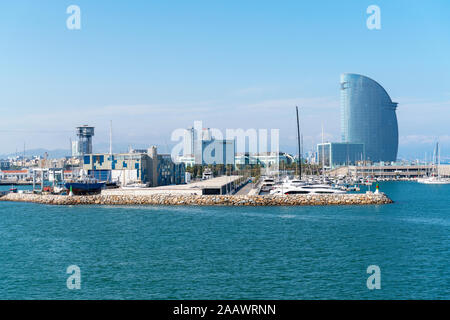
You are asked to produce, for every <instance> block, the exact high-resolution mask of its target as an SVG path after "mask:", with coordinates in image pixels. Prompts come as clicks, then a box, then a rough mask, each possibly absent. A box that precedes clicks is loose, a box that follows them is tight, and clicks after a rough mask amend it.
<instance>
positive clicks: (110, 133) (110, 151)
mask: <svg viewBox="0 0 450 320" xmlns="http://www.w3.org/2000/svg"><path fill="white" fill-rule="evenodd" d="M109 154H110V155H112V120H109Z"/></svg>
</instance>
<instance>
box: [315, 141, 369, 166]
mask: <svg viewBox="0 0 450 320" xmlns="http://www.w3.org/2000/svg"><path fill="white" fill-rule="evenodd" d="M363 160H364V144H363V143H345V142H327V143H319V144H318V145H317V163H318V164H320V165H322V164H323V166H324V167H325V168H327V169H330V168H336V167H339V166H345V165H354V164H356V163H357V162H360V161H363Z"/></svg>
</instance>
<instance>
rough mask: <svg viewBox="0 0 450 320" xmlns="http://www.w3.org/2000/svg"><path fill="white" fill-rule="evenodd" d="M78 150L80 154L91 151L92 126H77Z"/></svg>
mask: <svg viewBox="0 0 450 320" xmlns="http://www.w3.org/2000/svg"><path fill="white" fill-rule="evenodd" d="M77 136H78V151H79V154H80V155H85V154H91V153H92V137H93V136H94V127H90V126H88V125H84V126H82V127H77Z"/></svg>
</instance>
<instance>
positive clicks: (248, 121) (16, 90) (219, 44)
mask: <svg viewBox="0 0 450 320" xmlns="http://www.w3.org/2000/svg"><path fill="white" fill-rule="evenodd" d="M72 4H75V5H78V6H79V7H80V8H81V30H69V29H68V28H67V27H66V19H67V18H68V17H69V15H68V14H67V13H66V9H67V7H68V6H69V5H72ZM372 4H375V5H378V6H379V7H380V9H381V30H369V29H368V28H367V27H366V20H367V18H368V17H369V14H367V13H366V9H367V7H368V6H369V5H372ZM449 17H450V2H449V1H448V0H440V1H438V0H435V1H410V0H409V1H399V0H389V1H380V0H372V1H362V0H360V1H331V0H330V1H320V0H319V1H299V0H295V1H294V0H293V1H261V0H257V1H256V0H255V1H244V0H240V1H234V0H216V1H211V0H208V1H100V0H96V1H91V0H71V1H63V0H54V1H49V0H48V1H37V0H29V1H24V0H16V1H8V2H6V1H2V2H1V4H0V39H1V41H0V70H1V72H0V109H1V118H0V119H1V126H0V154H1V153H9V152H15V150H16V149H18V150H22V149H23V144H24V142H25V143H26V146H27V148H28V149H31V148H47V149H57V148H64V149H68V147H69V139H70V138H74V127H75V126H78V125H82V124H89V125H93V126H95V127H96V136H95V138H94V149H95V147H96V146H98V147H99V148H100V146H102V145H103V146H104V145H105V144H107V143H108V139H109V138H108V132H109V120H113V128H114V129H113V130H114V145H115V147H116V149H117V148H119V147H120V146H127V145H135V146H146V145H151V144H157V145H160V146H166V145H168V144H170V134H171V132H172V131H173V130H174V129H177V128H185V127H188V126H191V125H193V122H194V120H202V121H203V124H204V126H205V127H216V128H220V129H225V128H243V129H248V128H268V129H270V128H279V129H280V130H281V132H280V136H281V141H280V144H281V147H282V149H285V150H287V151H291V152H295V150H296V149H295V146H296V144H295V128H296V127H295V126H296V124H295V109H294V107H295V105H299V106H301V118H302V120H301V122H302V131H303V134H304V141H305V150H308V149H311V148H312V146H313V144H314V143H317V142H320V140H321V138H320V136H321V125H322V122H323V124H324V128H325V133H326V134H325V136H326V140H334V141H339V139H340V127H339V126H340V119H339V117H340V108H339V76H340V74H341V73H343V72H354V73H359V74H364V75H366V76H369V77H371V78H373V79H375V80H376V81H378V82H379V83H380V84H381V85H382V86H383V87H384V88H385V89H386V90H387V91H388V93H389V94H390V96H391V98H392V99H393V100H394V101H396V102H398V103H399V107H398V111H397V116H398V119H399V130H400V152H399V155H400V156H402V155H405V156H409V157H412V156H417V157H420V158H423V157H424V151H429V152H431V151H432V146H431V145H432V143H433V142H434V141H435V140H436V139H439V140H440V141H441V143H442V145H443V150H442V153H443V155H450V126H449V119H450V110H449V108H450V19H449Z"/></svg>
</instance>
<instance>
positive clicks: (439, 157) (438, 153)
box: [436, 142, 441, 179]
mask: <svg viewBox="0 0 450 320" xmlns="http://www.w3.org/2000/svg"><path fill="white" fill-rule="evenodd" d="M436 156H437V158H438V160H437V170H436V171H437V177H438V179H440V176H439V167H440V165H441V149H439V142H437V143H436Z"/></svg>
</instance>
